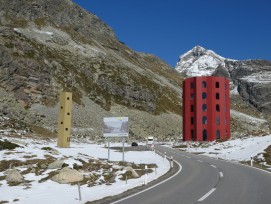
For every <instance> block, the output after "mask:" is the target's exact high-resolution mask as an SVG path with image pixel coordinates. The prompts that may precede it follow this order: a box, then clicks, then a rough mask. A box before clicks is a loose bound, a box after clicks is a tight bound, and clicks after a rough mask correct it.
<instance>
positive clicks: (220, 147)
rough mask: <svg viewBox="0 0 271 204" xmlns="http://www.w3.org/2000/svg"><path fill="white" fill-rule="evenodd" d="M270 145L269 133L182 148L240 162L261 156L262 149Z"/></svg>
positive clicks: (270, 136) (270, 137)
mask: <svg viewBox="0 0 271 204" xmlns="http://www.w3.org/2000/svg"><path fill="white" fill-rule="evenodd" d="M270 145H271V135H268V136H263V137H246V138H238V139H232V140H229V141H225V142H221V143H219V142H212V143H205V144H202V145H201V146H199V145H198V144H194V145H191V147H190V148H184V150H186V151H187V152H191V153H201V154H202V155H205V156H210V157H218V158H221V159H226V160H231V161H238V162H240V161H248V160H250V157H251V156H252V157H253V158H254V157H257V158H263V157H262V154H263V153H264V150H265V149H266V148H267V147H268V146H270ZM194 146H195V147H194Z"/></svg>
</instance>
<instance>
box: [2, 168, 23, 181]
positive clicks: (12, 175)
mask: <svg viewBox="0 0 271 204" xmlns="http://www.w3.org/2000/svg"><path fill="white" fill-rule="evenodd" d="M6 181H7V182H8V183H12V184H20V183H22V182H23V181H24V178H23V176H22V175H21V174H20V172H19V171H18V170H16V169H11V170H7V175H6Z"/></svg>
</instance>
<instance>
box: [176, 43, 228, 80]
mask: <svg viewBox="0 0 271 204" xmlns="http://www.w3.org/2000/svg"><path fill="white" fill-rule="evenodd" d="M225 60H226V59H225V58H224V57H221V56H220V55H218V54H216V53H215V52H213V51H212V50H207V49H205V48H203V47H201V46H195V47H194V48H193V49H191V50H189V51H188V52H186V53H184V54H183V55H181V56H180V57H179V61H178V62H177V65H176V70H177V71H179V72H181V73H184V74H186V75H188V76H209V75H211V74H212V73H213V72H214V71H215V69H216V68H217V67H218V66H219V65H222V66H224V65H225V63H224V61H225Z"/></svg>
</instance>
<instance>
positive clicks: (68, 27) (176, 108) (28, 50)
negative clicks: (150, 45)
mask: <svg viewBox="0 0 271 204" xmlns="http://www.w3.org/2000/svg"><path fill="white" fill-rule="evenodd" d="M0 10H1V12H0V17H1V18H0V19H1V21H0V45H1V46H0V93H1V96H2V98H1V100H0V116H2V117H4V116H5V117H6V118H5V119H3V120H13V121H14V122H15V123H16V124H17V125H18V121H20V123H22V122H23V123H24V124H21V125H24V126H26V127H28V128H29V129H30V130H31V131H34V132H37V133H42V134H47V135H52V134H54V133H53V132H55V129H56V123H57V112H58V106H57V105H58V96H59V92H60V91H71V92H72V93H73V102H74V103H73V106H74V107H73V115H72V117H73V129H74V133H73V134H79V135H81V136H84V135H88V136H91V137H92V138H100V137H102V119H103V117H105V116H128V117H129V118H130V135H131V136H132V137H134V138H144V137H146V136H147V135H152V134H155V135H159V137H164V138H165V137H171V136H176V135H180V131H181V127H180V124H181V82H182V79H183V77H182V75H181V74H178V73H177V72H176V71H175V70H174V69H172V68H171V67H170V66H169V65H168V64H166V63H165V62H163V61H162V60H160V59H159V58H157V57H155V56H153V55H151V54H146V53H138V52H135V51H133V50H131V49H130V48H129V47H127V46H126V45H125V44H124V43H123V42H120V41H119V40H118V39H117V38H116V36H115V34H114V32H113V31H112V29H111V28H110V27H109V26H107V25H106V24H105V23H104V22H102V21H101V20H100V19H99V18H98V17H97V16H95V15H93V14H91V13H89V12H87V11H85V10H84V9H82V8H80V7H79V6H77V5H75V4H74V3H72V1H70V0H65V1H63V0H56V1H49V0H46V1H42V0H38V1H28V0H23V1H19V2H18V1H16V0H12V1H8V0H1V1H0ZM2 126H3V125H2Z"/></svg>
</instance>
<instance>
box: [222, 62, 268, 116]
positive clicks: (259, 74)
mask: <svg viewBox="0 0 271 204" xmlns="http://www.w3.org/2000/svg"><path fill="white" fill-rule="evenodd" d="M226 68H227V69H228V70H229V73H230V77H231V79H232V81H233V82H234V84H236V85H237V86H238V87H237V88H238V92H239V94H240V96H241V97H242V98H243V99H244V100H246V101H248V102H249V103H251V104H252V105H253V106H254V107H256V108H257V109H258V110H259V111H261V112H265V113H270V112H271V103H270V101H271V94H270V91H271V61H266V60H245V61H229V62H226Z"/></svg>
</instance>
